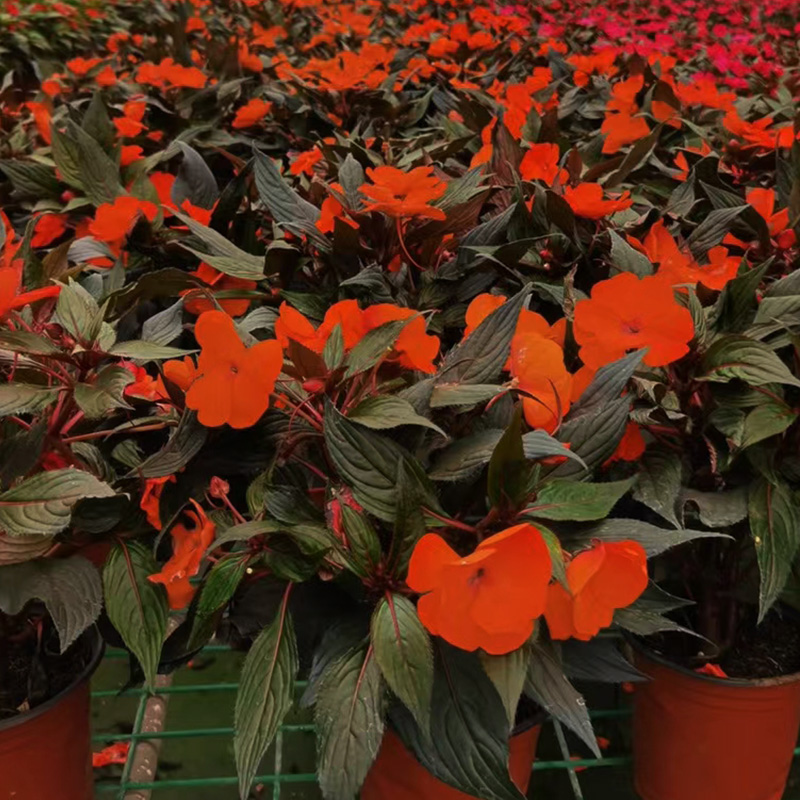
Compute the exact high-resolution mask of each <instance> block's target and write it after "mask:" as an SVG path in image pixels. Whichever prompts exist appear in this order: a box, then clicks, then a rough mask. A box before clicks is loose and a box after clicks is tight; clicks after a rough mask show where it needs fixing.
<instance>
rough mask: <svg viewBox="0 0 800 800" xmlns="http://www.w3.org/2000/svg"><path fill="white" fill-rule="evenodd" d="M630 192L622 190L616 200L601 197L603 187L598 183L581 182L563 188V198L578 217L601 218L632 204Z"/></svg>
mask: <svg viewBox="0 0 800 800" xmlns="http://www.w3.org/2000/svg"><path fill="white" fill-rule="evenodd" d="M629 195H630V192H623V193H622V195H621V196H620V197H618V198H617V199H616V200H604V199H603V187H602V186H601V185H600V184H599V183H581V184H578V186H576V187H575V188H574V189H573V188H572V187H571V186H567V187H565V188H564V199H565V200H566V201H567V202H568V203H569V205H570V208H571V209H572V210H573V212H574V213H575V214H576V215H577V216H579V217H586V218H587V219H603V217H607V216H608V215H609V214H614V213H616V212H617V211H624V210H625V209H626V208H630V207H631V206H632V205H633V200H631V199H629Z"/></svg>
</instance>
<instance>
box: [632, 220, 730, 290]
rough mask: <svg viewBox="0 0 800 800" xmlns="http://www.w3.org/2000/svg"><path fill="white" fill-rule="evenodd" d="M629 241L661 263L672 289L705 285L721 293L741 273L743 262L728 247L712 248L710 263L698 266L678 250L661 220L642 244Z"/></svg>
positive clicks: (654, 260) (660, 271)
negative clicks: (673, 287)
mask: <svg viewBox="0 0 800 800" xmlns="http://www.w3.org/2000/svg"><path fill="white" fill-rule="evenodd" d="M628 239H629V241H630V243H631V244H632V245H633V246H634V247H636V248H637V249H639V250H642V251H643V252H644V253H645V255H646V256H647V257H648V258H649V259H650V260H651V261H652V262H653V263H654V264H658V272H657V275H658V277H659V278H663V279H664V280H665V281H667V282H668V283H669V284H670V285H672V286H677V285H681V284H692V285H695V284H697V283H702V284H703V286H706V287H707V288H709V289H712V290H714V291H719V290H720V289H722V288H724V286H725V284H726V283H727V282H728V281H729V280H731V278H735V277H736V273H737V272H738V271H739V264H740V262H741V259H740V258H739V257H737V256H729V255H728V250H727V249H726V248H725V247H712V248H711V250H709V251H708V259H709V263H708V264H704V265H702V266H701V265H699V264H698V263H697V262H696V261H695V260H694V259H693V258H692V257H691V256H690V255H689V254H688V253H686V252H684V251H682V250H681V249H680V247H678V243H677V242H676V241H675V239H674V238H673V237H672V235H671V234H670V232H669V231H668V230H667V229H666V227H665V226H664V220H661V219H660V220H658V222H656V223H655V224H654V225H653V226H652V227H651V228H650V230H649V231H648V232H647V236H645V238H644V243H643V244H642V245H640V244H639V242H638V241H637V240H636V239H634V238H633V237H628Z"/></svg>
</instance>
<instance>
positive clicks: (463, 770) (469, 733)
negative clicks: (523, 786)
mask: <svg viewBox="0 0 800 800" xmlns="http://www.w3.org/2000/svg"><path fill="white" fill-rule="evenodd" d="M436 650H437V658H436V668H435V673H434V684H433V706H432V708H431V731H430V737H427V736H425V735H424V734H423V733H422V732H420V730H419V728H418V727H417V725H416V724H415V723H414V720H413V718H412V717H411V715H410V714H409V713H408V712H407V711H405V709H403V708H400V707H397V708H395V709H393V711H392V722H393V723H394V728H395V730H396V731H397V733H398V735H399V736H400V738H401V739H402V740H403V742H404V743H405V745H406V746H407V747H408V748H409V749H410V750H411V751H412V753H413V754H414V756H416V758H417V760H418V761H419V762H420V763H421V764H422V766H423V767H425V769H427V770H428V771H429V772H430V773H432V774H433V775H434V777H436V778H438V779H439V780H440V781H444V783H447V784H449V785H450V786H453V787H454V788H456V789H458V790H459V791H462V792H464V793H465V794H468V795H470V796H473V797H491V798H493V799H494V800H522V795H521V794H520V792H519V790H518V789H517V787H516V786H515V785H514V783H513V782H512V780H511V778H510V777H509V775H508V735H509V727H510V726H509V722H508V718H507V716H506V710H505V708H504V706H503V701H502V699H501V697H500V695H499V694H498V692H497V690H496V689H495V687H494V684H493V683H492V681H491V680H490V678H489V677H488V675H487V674H486V672H485V671H484V669H483V668H482V667H481V664H480V661H479V660H478V657H477V655H476V654H475V653H465V652H464V651H463V650H458V649H456V648H454V647H451V646H449V645H447V644H445V643H443V642H440V643H439V644H438V646H437V648H436Z"/></svg>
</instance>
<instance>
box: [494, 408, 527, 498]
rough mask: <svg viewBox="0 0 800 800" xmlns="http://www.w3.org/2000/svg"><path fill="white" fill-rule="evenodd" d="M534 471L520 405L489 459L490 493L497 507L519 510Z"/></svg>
mask: <svg viewBox="0 0 800 800" xmlns="http://www.w3.org/2000/svg"><path fill="white" fill-rule="evenodd" d="M531 468H532V465H531V464H529V463H528V460H527V459H526V458H525V452H524V450H523V447H522V408H521V406H518V407H517V410H516V412H515V413H514V418H513V419H512V421H511V424H510V425H509V426H508V428H507V429H506V430H505V432H504V433H503V435H502V436H501V437H500V440H499V441H498V442H497V445H496V446H495V448H494V450H493V451H492V457H491V458H490V459H489V472H488V476H487V493H488V495H489V502H490V503H491V504H492V506H493V507H494V508H501V507H502V508H504V507H506V506H507V505H510V507H511V508H516V507H517V506H518V505H519V504H520V503H521V502H522V501H523V500H524V498H525V495H526V493H527V491H528V483H529V480H530V475H531Z"/></svg>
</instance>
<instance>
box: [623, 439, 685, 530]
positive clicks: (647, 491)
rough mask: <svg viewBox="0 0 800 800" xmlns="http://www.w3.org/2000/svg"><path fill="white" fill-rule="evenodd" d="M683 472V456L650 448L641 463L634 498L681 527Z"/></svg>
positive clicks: (665, 450) (661, 449)
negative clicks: (680, 504) (679, 510)
mask: <svg viewBox="0 0 800 800" xmlns="http://www.w3.org/2000/svg"><path fill="white" fill-rule="evenodd" d="M682 472H683V468H682V465H681V457H680V455H679V454H677V453H676V452H675V451H674V450H667V449H666V448H661V447H658V446H652V447H648V448H647V451H646V452H645V454H644V456H643V458H642V460H641V461H640V462H639V480H638V481H637V483H636V486H635V487H634V489H633V497H634V499H636V500H638V501H639V502H640V503H644V504H645V505H646V506H647V507H648V508H651V509H652V510H653V511H655V512H656V514H659V515H660V516H662V517H663V518H664V519H665V520H667V522H671V523H672V524H673V525H674V526H675V527H676V528H680V527H681V523H680V521H679V519H678V498H679V497H680V493H681V476H682Z"/></svg>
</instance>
